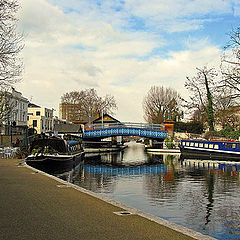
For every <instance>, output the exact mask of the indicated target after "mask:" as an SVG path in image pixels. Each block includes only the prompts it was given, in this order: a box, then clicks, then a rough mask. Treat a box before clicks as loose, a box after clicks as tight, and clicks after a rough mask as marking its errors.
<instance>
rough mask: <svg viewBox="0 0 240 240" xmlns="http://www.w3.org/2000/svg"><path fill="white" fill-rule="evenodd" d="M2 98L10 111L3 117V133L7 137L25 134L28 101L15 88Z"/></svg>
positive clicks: (5, 93)
mask: <svg viewBox="0 0 240 240" xmlns="http://www.w3.org/2000/svg"><path fill="white" fill-rule="evenodd" d="M2 93H3V92H2ZM2 96H3V99H2V102H3V104H5V105H6V106H7V108H8V111H5V112H4V113H3V115H2V116H1V117H2V120H3V121H2V127H1V133H2V134H5V135H10V134H21V133H23V132H24V131H25V130H24V129H26V127H27V112H28V103H29V101H28V99H27V98H25V97H23V96H22V93H21V92H18V91H16V90H15V89H14V88H13V87H11V88H10V90H9V91H6V92H4V93H3V95H2Z"/></svg>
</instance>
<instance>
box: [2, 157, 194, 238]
mask: <svg viewBox="0 0 240 240" xmlns="http://www.w3.org/2000/svg"><path fill="white" fill-rule="evenodd" d="M59 186H60V187H59ZM61 186H63V185H62V183H60V182H57V181H56V180H54V179H51V178H49V177H47V176H45V175H43V174H41V173H36V172H35V171H33V170H32V169H29V168H27V167H25V166H23V167H19V166H18V160H14V159H6V160H5V159H0V239H1V240H5V239H6V240H13V239H14V240H18V239H23V240H35V239H41V240H48V239H51V240H54V239H61V240H64V239H66V240H69V239H71V240H74V239H78V240H81V239H84V240H88V239H89V240H90V239H91V240H95V239H99V240H105V239H106V240H115V239H116V240H121V239H123V240H131V239H134V240H140V239H141V240H142V239H149V240H150V239H151V240H155V239H158V240H160V239H163V240H165V239H166V240H167V239H169V240H174V239H176V240H188V239H189V240H190V239H193V238H191V237H189V236H186V235H184V234H182V233H179V232H176V231H175V230H172V229H170V228H168V227H166V226H162V225H159V224H158V223H156V222H153V221H150V220H148V219H146V218H143V217H141V216H139V215H128V216H118V215H116V214H114V213H113V212H117V211H121V210H123V209H121V208H119V207H116V206H113V205H111V204H109V203H106V202H104V201H102V200H100V199H97V198H95V197H93V196H90V195H88V194H86V193H83V192H81V191H79V190H76V189H74V188H72V187H68V188H66V187H65V188H64V187H61Z"/></svg>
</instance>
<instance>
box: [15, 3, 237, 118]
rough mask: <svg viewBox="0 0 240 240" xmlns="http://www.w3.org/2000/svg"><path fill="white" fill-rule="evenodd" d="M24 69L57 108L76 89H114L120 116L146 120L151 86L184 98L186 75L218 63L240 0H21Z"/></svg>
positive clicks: (25, 89) (37, 95)
mask: <svg viewBox="0 0 240 240" xmlns="http://www.w3.org/2000/svg"><path fill="white" fill-rule="evenodd" d="M19 2H20V4H21V9H20V11H19V13H18V14H19V24H18V30H19V31H20V32H22V33H23V34H24V38H25V39H24V44H25V47H24V49H23V51H22V59H23V63H24V72H23V76H22V81H21V82H20V83H18V84H17V85H16V89H17V90H19V91H21V92H22V94H23V96H25V97H27V98H28V99H29V100H30V101H31V102H33V103H35V104H38V105H40V106H43V107H47V108H54V109H55V110H56V111H55V115H58V110H59V103H60V98H61V96H62V95H63V94H64V93H66V92H70V91H73V90H74V91H77V90H84V89H87V88H95V89H96V90H97V93H98V95H99V96H105V95H106V94H111V95H113V96H114V97H115V99H116V102H117V106H118V110H117V111H115V115H114V117H115V118H117V119H118V120H120V121H122V122H144V118H143V108H142V102H143V99H144V97H145V96H146V95H147V92H148V91H149V90H150V88H151V87H152V86H164V87H172V88H174V89H175V90H177V91H178V92H179V94H181V95H182V96H183V97H184V98H187V96H188V92H187V90H186V89H185V88H184V82H185V81H186V76H189V77H191V76H194V74H196V67H198V68H199V67H200V68H201V67H203V66H208V67H218V66H219V61H220V56H221V54H222V51H223V48H224V46H225V45H226V43H227V41H228V40H229V36H228V34H229V33H230V32H231V31H232V29H235V28H236V27H238V26H240V1H239V0H151V1H149V0H21V1H19Z"/></svg>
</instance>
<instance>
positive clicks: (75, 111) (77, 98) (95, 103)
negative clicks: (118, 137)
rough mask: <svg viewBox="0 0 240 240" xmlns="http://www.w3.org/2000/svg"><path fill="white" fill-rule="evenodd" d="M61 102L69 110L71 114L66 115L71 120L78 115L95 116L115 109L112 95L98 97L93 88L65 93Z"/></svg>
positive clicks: (111, 112) (83, 116) (75, 118)
mask: <svg viewBox="0 0 240 240" xmlns="http://www.w3.org/2000/svg"><path fill="white" fill-rule="evenodd" d="M61 103H62V104H65V105H66V106H67V108H68V111H69V112H71V113H69V114H71V116H68V120H71V121H72V120H78V119H79V118H80V117H81V118H87V117H97V116H98V115H100V114H101V113H108V114H113V112H114V110H116V109H117V104H116V100H115V98H114V97H113V96H112V95H109V94H107V95H106V96H104V97H100V96H98V94H97V91H96V90H95V89H94V88H90V89H85V90H81V91H72V92H69V93H65V94H64V95H63V96H62V97H61Z"/></svg>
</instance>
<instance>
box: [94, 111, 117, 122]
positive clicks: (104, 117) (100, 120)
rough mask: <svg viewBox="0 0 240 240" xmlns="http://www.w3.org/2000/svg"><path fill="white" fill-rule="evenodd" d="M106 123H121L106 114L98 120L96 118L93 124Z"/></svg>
mask: <svg viewBox="0 0 240 240" xmlns="http://www.w3.org/2000/svg"><path fill="white" fill-rule="evenodd" d="M102 120H103V122H105V123H108V122H110V123H111V122H118V123H120V121H119V120H117V119H116V118H114V117H112V116H111V115H109V114H107V113H104V114H103V116H100V117H98V118H95V119H94V120H92V122H93V123H97V122H102Z"/></svg>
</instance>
